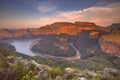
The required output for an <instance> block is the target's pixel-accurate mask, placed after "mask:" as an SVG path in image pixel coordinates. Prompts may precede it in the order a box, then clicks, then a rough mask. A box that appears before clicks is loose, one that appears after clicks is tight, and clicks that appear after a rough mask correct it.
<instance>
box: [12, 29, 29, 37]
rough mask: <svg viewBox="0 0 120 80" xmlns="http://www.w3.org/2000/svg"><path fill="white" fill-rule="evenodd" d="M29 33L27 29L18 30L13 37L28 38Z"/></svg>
mask: <svg viewBox="0 0 120 80" xmlns="http://www.w3.org/2000/svg"><path fill="white" fill-rule="evenodd" d="M29 35H31V33H30V32H29V31H28V30H27V29H19V30H16V31H14V32H13V36H14V37H20V36H29Z"/></svg>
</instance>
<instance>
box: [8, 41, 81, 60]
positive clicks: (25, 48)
mask: <svg viewBox="0 0 120 80" xmlns="http://www.w3.org/2000/svg"><path fill="white" fill-rule="evenodd" d="M39 40H40V39H26V40H13V41H9V42H8V43H9V44H11V45H13V46H15V48H16V51H17V52H20V53H23V54H25V55H29V56H35V55H37V54H35V53H33V52H31V50H30V46H31V45H32V44H33V43H34V42H37V41H39ZM71 46H72V47H73V48H74V49H75V50H76V52H77V53H76V55H75V56H72V57H56V56H51V55H47V54H43V53H42V54H40V53H39V54H38V55H39V56H41V57H49V58H62V59H67V60H74V59H80V52H79V51H78V50H77V48H76V47H75V46H74V45H73V44H72V43H71Z"/></svg>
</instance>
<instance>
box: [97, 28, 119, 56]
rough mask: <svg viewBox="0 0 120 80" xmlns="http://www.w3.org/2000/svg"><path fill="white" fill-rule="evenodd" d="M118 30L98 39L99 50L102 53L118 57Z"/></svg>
mask: <svg viewBox="0 0 120 80" xmlns="http://www.w3.org/2000/svg"><path fill="white" fill-rule="evenodd" d="M119 32H120V30H117V32H116V31H114V33H111V34H109V35H104V36H102V37H101V38H100V41H99V44H100V48H101V50H102V51H103V52H104V53H107V54H112V55H116V56H119V57H120V33H119Z"/></svg>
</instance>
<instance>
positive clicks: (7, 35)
mask: <svg viewBox="0 0 120 80" xmlns="http://www.w3.org/2000/svg"><path fill="white" fill-rule="evenodd" d="M3 37H4V38H12V37H13V34H12V32H11V31H10V30H8V29H2V30H0V39H2V38H3Z"/></svg>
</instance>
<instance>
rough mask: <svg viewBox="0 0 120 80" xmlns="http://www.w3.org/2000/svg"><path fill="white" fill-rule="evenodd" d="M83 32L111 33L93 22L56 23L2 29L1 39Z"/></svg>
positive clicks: (0, 32)
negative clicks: (35, 26) (25, 27)
mask: <svg viewBox="0 0 120 80" xmlns="http://www.w3.org/2000/svg"><path fill="white" fill-rule="evenodd" d="M83 30H94V31H102V32H109V31H110V30H109V28H105V27H100V26H98V25H96V24H95V23H91V22H75V23H69V22H55V23H53V24H50V25H46V26H42V27H40V28H36V29H18V30H13V31H11V30H8V29H1V30H0V39H3V38H18V37H27V38H28V37H33V36H39V35H41V34H44V35H48V34H61V33H65V34H69V35H76V34H77V33H79V32H81V31H83ZM31 35H32V36H31Z"/></svg>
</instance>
